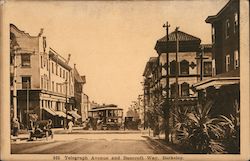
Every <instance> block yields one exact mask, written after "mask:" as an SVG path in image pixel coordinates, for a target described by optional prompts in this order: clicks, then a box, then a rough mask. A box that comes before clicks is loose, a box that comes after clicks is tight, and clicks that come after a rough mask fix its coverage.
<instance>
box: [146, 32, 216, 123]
mask: <svg viewBox="0 0 250 161" xmlns="http://www.w3.org/2000/svg"><path fill="white" fill-rule="evenodd" d="M176 36H177V37H178V42H179V45H178V52H177V53H176V51H177V43H176V42H177V41H176ZM200 43H201V40H200V39H199V38H197V37H195V36H192V35H190V34H187V33H185V32H182V31H175V32H172V33H170V34H169V35H168V41H167V36H164V37H163V38H161V39H159V40H158V41H157V43H156V46H155V50H156V51H157V53H158V57H153V58H150V60H149V61H148V63H147V65H146V68H145V70H144V74H143V75H144V77H145V82H144V93H145V96H144V97H145V103H146V105H147V106H151V107H150V108H151V111H155V112H157V113H158V115H159V116H160V115H162V116H163V117H165V116H164V114H163V113H164V112H163V111H164V110H165V109H166V108H169V109H170V116H169V123H170V127H173V125H174V124H175V118H174V116H173V115H172V114H173V113H174V112H175V110H176V107H177V103H176V101H178V107H180V106H181V107H186V108H188V107H192V106H194V105H196V104H197V99H198V98H197V97H198V95H197V93H195V92H194V91H193V90H192V85H193V84H195V83H197V82H198V81H200V80H201V79H203V80H206V79H208V78H210V77H211V76H212V53H211V45H209V44H200ZM176 54H177V60H176ZM201 64H202V65H201ZM167 70H168V72H167ZM167 73H168V74H167ZM167 82H169V84H168V85H169V86H168V87H167ZM176 82H177V85H176ZM176 89H178V91H176ZM167 90H168V94H169V95H168V97H167ZM167 98H168V99H169V100H168V102H169V107H166V106H167V104H166V100H167ZM150 108H149V109H150ZM155 119H157V120H161V119H160V118H159V117H158V118H155ZM164 119H167V118H164ZM164 119H163V121H164ZM156 122H159V123H160V122H161V121H156Z"/></svg>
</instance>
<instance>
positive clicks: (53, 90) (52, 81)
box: [52, 81, 55, 92]
mask: <svg viewBox="0 0 250 161" xmlns="http://www.w3.org/2000/svg"><path fill="white" fill-rule="evenodd" d="M54 85H55V83H54V81H52V91H53V92H54V90H55V89H54Z"/></svg>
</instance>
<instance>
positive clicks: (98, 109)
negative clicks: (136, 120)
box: [89, 107, 123, 112]
mask: <svg viewBox="0 0 250 161" xmlns="http://www.w3.org/2000/svg"><path fill="white" fill-rule="evenodd" d="M104 110H123V109H122V108H117V107H103V108H95V109H91V110H89V112H94V111H104Z"/></svg>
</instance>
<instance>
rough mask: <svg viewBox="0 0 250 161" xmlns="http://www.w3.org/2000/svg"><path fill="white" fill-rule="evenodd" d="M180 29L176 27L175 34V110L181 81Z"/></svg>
mask: <svg viewBox="0 0 250 161" xmlns="http://www.w3.org/2000/svg"><path fill="white" fill-rule="evenodd" d="M178 30H179V27H176V29H175V36H176V54H175V61H176V71H175V83H176V84H175V92H176V93H175V109H174V111H175V110H177V108H178V98H179V83H178V77H179V64H178V53H179V38H178ZM173 125H175V118H174V117H173Z"/></svg>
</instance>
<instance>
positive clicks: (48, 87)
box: [47, 80, 49, 90]
mask: <svg viewBox="0 0 250 161" xmlns="http://www.w3.org/2000/svg"><path fill="white" fill-rule="evenodd" d="M47 90H49V80H47Z"/></svg>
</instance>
